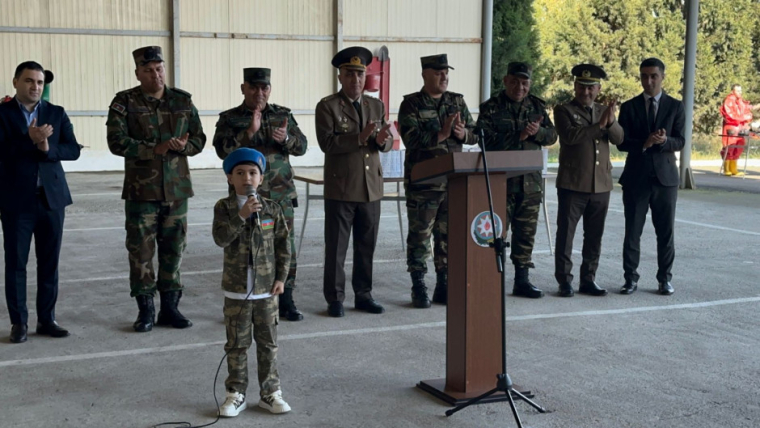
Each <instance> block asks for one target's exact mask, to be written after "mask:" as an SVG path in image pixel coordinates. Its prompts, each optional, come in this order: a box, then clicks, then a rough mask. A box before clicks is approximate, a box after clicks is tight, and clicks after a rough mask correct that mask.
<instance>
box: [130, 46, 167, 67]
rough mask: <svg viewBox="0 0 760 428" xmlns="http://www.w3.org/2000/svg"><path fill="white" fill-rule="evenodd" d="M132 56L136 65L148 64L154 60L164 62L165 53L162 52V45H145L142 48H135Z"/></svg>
mask: <svg viewBox="0 0 760 428" xmlns="http://www.w3.org/2000/svg"><path fill="white" fill-rule="evenodd" d="M132 56H133V57H134V58H135V65H137V66H140V65H146V64H148V63H151V62H153V61H159V62H164V55H163V53H162V52H161V46H145V47H143V48H140V49H135V50H134V51H133V52H132Z"/></svg>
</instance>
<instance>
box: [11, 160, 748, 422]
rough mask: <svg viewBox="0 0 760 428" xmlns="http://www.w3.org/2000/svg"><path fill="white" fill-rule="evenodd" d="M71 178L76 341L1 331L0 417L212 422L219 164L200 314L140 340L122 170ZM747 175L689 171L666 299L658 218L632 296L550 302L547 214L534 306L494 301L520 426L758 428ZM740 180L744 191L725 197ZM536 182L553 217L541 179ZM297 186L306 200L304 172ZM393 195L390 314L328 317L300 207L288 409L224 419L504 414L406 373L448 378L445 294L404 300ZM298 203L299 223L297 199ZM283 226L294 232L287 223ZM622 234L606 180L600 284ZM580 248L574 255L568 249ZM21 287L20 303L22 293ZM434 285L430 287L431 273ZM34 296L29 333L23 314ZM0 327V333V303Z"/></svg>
mask: <svg viewBox="0 0 760 428" xmlns="http://www.w3.org/2000/svg"><path fill="white" fill-rule="evenodd" d="M616 173H619V171H616ZM68 179H69V183H70V186H71V189H72V193H73V195H74V200H75V204H74V205H73V206H71V207H69V209H68V211H67V218H66V223H65V227H66V232H65V233H64V245H63V250H62V259H61V269H60V279H61V284H60V298H59V301H58V306H57V317H58V320H59V322H60V323H61V324H62V325H63V326H65V327H67V328H68V329H69V330H70V331H71V333H72V335H71V336H70V337H69V338H66V339H52V338H48V337H39V336H37V335H35V334H33V333H32V334H30V337H29V341H28V342H27V343H25V344H21V345H14V344H10V343H9V342H8V336H7V331H9V330H6V331H5V332H2V334H1V335H0V336H1V337H0V385H1V386H0V402H2V403H3V405H2V406H0V426H1V427H105V426H109V427H110V426H114V427H150V426H153V425H155V424H159V423H161V422H167V421H189V422H192V423H193V424H202V423H208V422H211V421H212V420H213V417H214V415H215V412H216V410H215V405H214V400H213V396H212V382H213V381H214V374H215V370H216V368H217V366H218V364H219V361H220V358H221V357H222V355H223V350H222V343H223V341H224V337H225V336H224V325H223V322H222V321H223V318H222V310H221V303H222V297H221V291H220V288H219V282H220V276H221V274H220V272H221V260H222V252H221V249H219V248H217V247H216V246H215V245H214V244H213V241H212V239H211V225H210V223H211V219H212V207H213V205H214V203H215V202H216V200H218V199H219V198H220V197H223V196H224V195H225V193H226V185H225V183H224V176H223V175H222V172H221V171H219V170H202V171H193V179H194V186H195V189H196V196H195V197H194V198H192V199H191V201H190V213H189V223H190V226H189V242H188V248H187V250H186V252H185V258H184V262H183V280H184V282H185V285H186V287H187V289H186V292H185V296H184V298H183V300H182V304H181V308H182V310H183V312H184V313H185V314H186V315H187V316H188V317H189V318H191V319H192V320H193V322H194V326H193V327H192V328H190V329H187V330H171V329H166V328H155V329H154V331H153V332H151V333H148V334H136V333H134V332H132V329H131V324H132V322H133V320H134V318H135V316H136V313H137V311H136V305H135V303H134V301H133V300H132V299H130V298H129V287H128V283H127V256H126V250H125V248H124V238H125V232H124V230H123V223H124V216H123V202H122V201H121V200H120V191H121V181H122V174H119V173H101V174H69V175H68ZM758 179H760V174H758V173H757V172H755V173H754V175H753V176H751V177H750V178H748V179H747V180H744V181H743V182H742V183H743V184H739V183H740V182H741V180H738V181H737V179H732V178H723V177H719V176H717V175H716V174H715V172H714V171H707V170H706V171H704V172H702V171H697V180H698V181H697V182H698V184H699V185H700V188H699V189H698V190H695V191H682V192H680V195H679V201H678V213H677V216H678V221H677V223H676V251H677V253H676V254H677V255H676V263H675V266H674V272H673V273H674V279H673V284H674V286H675V288H676V294H675V295H673V296H670V297H663V296H659V295H657V294H655V293H654V291H655V290H656V286H657V284H656V281H655V278H654V274H655V271H656V254H655V238H654V231H653V229H652V227H651V224H648V225H647V227H646V228H645V230H644V235H643V238H642V257H641V258H642V262H641V267H640V271H641V273H642V279H641V282H640V284H639V285H640V288H639V291H638V292H637V293H636V294H634V295H633V296H621V295H619V294H617V293H611V294H610V295H609V296H607V297H604V298H592V297H586V296H576V297H574V298H572V299H561V298H558V297H556V296H555V295H554V292H555V290H556V284H555V282H554V279H553V274H552V272H553V257H552V256H551V255H550V254H549V251H548V240H547V235H546V232H545V229H544V223H543V220H542V223H541V224H540V229H539V233H538V236H537V240H536V250H535V254H534V258H535V264H536V269H535V271H533V273H532V278H533V281H534V282H535V283H536V284H537V285H539V286H540V287H542V288H544V290H546V291H548V292H549V293H547V294H549V295H548V296H547V297H545V298H544V299H541V300H537V301H533V300H526V299H519V298H513V297H511V296H510V297H509V298H508V300H507V304H508V311H509V313H508V317H509V324H508V337H509V340H508V352H509V360H508V361H509V372H510V374H511V376H512V379H513V380H514V381H515V382H516V383H519V384H521V385H523V386H525V387H527V388H529V389H531V390H532V391H533V392H534V393H535V394H536V398H535V399H536V401H538V402H539V403H540V404H542V405H543V406H544V407H546V409H547V410H548V413H546V414H539V413H537V412H536V411H535V410H534V409H532V408H531V407H529V406H528V405H526V404H525V403H519V402H518V404H517V406H518V409H519V412H520V414H521V416H522V419H523V422H524V424H525V426H526V427H532V428H560V427H562V428H564V427H587V428H592V427H598V428H622V427H661V428H678V427H684V428H686V427H689V428H694V427H715V426H724V427H731V428H740V427H748V428H749V427H757V426H760V425H759V423H758V422H757V421H758V420H760V404H759V403H760V391H758V388H757V379H758V376H759V375H760V358H758V353H759V351H760V329H758V328H757V325H758V321H757V317H758V315H757V314H758V309H759V308H760V289H758V283H757V278H758V277H759V276H760V260H758V257H757V251H756V248H757V242H758V237H759V236H760V214H759V211H758V207H760V194H759V193H760V192H758V191H757V190H758V189H760V182H759V181H758ZM710 183H712V184H710ZM742 186H743V187H742ZM744 187H746V189H744ZM737 188H742V189H744V190H745V191H743V192H736V191H729V190H731V189H737ZM389 189H390V187H389ZM548 190H549V191H548V195H547V199H548V204H547V205H548V207H549V210H550V218H551V225H552V229H554V217H555V215H556V192H555V191H554V183H549V186H548ZM299 191H300V193H301V195H304V194H305V192H304V187H303V185H300V186H299ZM304 202H305V201H303V200H301V204H302V206H303V204H304ZM395 209H396V205H395V203H384V204H383V217H382V220H381V232H380V234H381V237H380V241H379V244H378V248H377V252H376V261H377V263H376V265H375V273H374V277H375V279H376V284H375V293H374V295H375V297H376V298H377V300H379V301H380V302H382V303H383V304H384V305H385V307H386V310H387V311H386V313H385V314H384V315H379V316H378V315H370V314H365V313H360V312H356V311H354V310H353V309H352V303H353V300H352V297H353V296H352V295H349V297H348V298H347V302H346V303H347V313H346V317H345V318H343V319H332V318H329V317H327V316H326V305H325V303H324V300H323V297H322V291H321V287H322V283H321V278H322V273H321V268H320V263H321V262H322V257H321V254H322V248H323V246H322V227H323V221H324V219H323V218H322V217H323V211H322V204H321V203H320V202H314V203H313V205H312V211H311V213H310V219H309V224H308V226H307V231H306V238H305V242H304V246H303V251H302V254H300V256H299V263H300V268H299V280H298V286H299V290H298V292H297V295H296V298H297V303H298V306H299V308H300V309H301V310H302V311H303V312H304V314H305V316H306V319H305V320H304V321H303V322H299V323H289V322H286V321H283V322H282V323H281V325H280V329H279V334H280V353H279V364H280V365H279V368H280V373H281V378H282V385H283V391H284V397H285V398H286V400H287V401H288V402H289V403H290V404H291V406H292V407H293V411H292V412H291V413H289V414H286V415H279V416H275V415H270V414H268V413H266V412H264V411H261V410H258V409H257V408H255V406H253V404H255V397H256V396H257V388H256V386H255V381H253V382H252V384H253V385H252V386H251V388H250V389H249V396H250V397H251V403H250V404H251V408H249V409H248V410H246V411H245V412H243V413H242V414H241V415H240V416H238V417H237V418H235V419H230V420H223V421H221V422H220V423H219V424H218V425H217V426H224V427H244V426H245V427H247V426H259V427H325V428H328V427H330V428H332V427H433V426H435V427H438V426H443V427H514V426H516V424H515V422H514V420H513V417H512V414H511V412H510V410H509V406H508V404H506V403H495V404H486V405H480V406H475V407H471V408H469V409H466V410H465V411H462V412H460V413H458V414H456V415H454V416H452V417H450V418H446V417H445V416H444V411H445V410H446V409H447V407H446V406H445V405H444V404H443V403H442V402H440V401H438V400H436V399H434V398H432V397H431V396H428V395H427V394H425V393H423V392H422V391H420V390H419V389H416V388H415V387H414V385H415V384H416V383H417V382H418V381H419V380H422V379H430V378H436V377H442V376H443V375H444V373H445V321H446V313H445V308H444V307H442V306H434V307H433V308H432V309H427V310H418V309H412V308H411V306H410V302H409V277H408V275H407V273H406V272H405V263H404V260H405V255H404V253H403V252H402V251H401V244H400V242H399V235H398V230H397V228H398V223H397V218H396V214H395ZM297 214H298V216H299V218H298V219H299V220H300V218H301V216H302V215H303V208H300V209H298V211H297ZM296 230H297V231H299V232H300V222H299V226H298V227H297V229H296ZM581 235H582V234H581V232H580V231H579V232H578V234H577V236H576V240H575V248H576V249H578V250H579V249H580V246H581V238H582V237H581ZM622 238H623V214H622V202H621V192H620V189H619V188H616V189H615V191H614V192H613V195H612V199H611V206H610V212H609V215H608V220H607V228H606V233H605V235H604V249H603V255H602V260H601V266H600V270H599V274H598V282H599V283H600V284H601V285H603V286H606V287H608V288H610V289H611V290H615V291H616V290H617V289H618V288H619V287H620V286H621V285H622V267H621V261H620V257H621V256H620V254H621V242H622ZM349 258H350V257H349ZM575 261H576V263H577V264H578V263H579V262H580V255H579V254H576V256H575ZM30 266H32V267H33V266H34V262H33V261H30ZM576 270H577V268H576ZM31 272H33V269H31ZM30 276H31V277H32V278H33V277H34V275H33V274H30ZM510 276H511V272H510ZM31 281H32V283H31V284H30V292H29V301H30V302H34V288H35V287H34V283H33V279H32V280H31ZM428 281H429V282H433V281H434V278H433V275H432V274H429V275H428ZM576 286H577V283H576ZM30 309H31V312H32V314H31V318H30V324H31V325H30V327H32V329H33V323H34V322H36V316H35V314H34V313H33V312H34V311H33V308H30ZM0 325H3V326H8V327H9V320H8V316H7V313H6V311H4V310H3V311H0ZM252 360H253V359H252ZM252 366H253V364H252ZM252 372H253V373H255V370H253V371H252ZM225 376H226V364H225V365H224V366H223V367H222V371H221V373H220V379H219V381H218V382H217V384H216V391H217V394H218V396H220V397H223V395H224V392H223V379H224V378H225ZM753 421H755V422H753Z"/></svg>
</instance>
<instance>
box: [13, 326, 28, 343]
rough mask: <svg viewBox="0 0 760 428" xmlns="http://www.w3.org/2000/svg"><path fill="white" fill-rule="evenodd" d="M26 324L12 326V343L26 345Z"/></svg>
mask: <svg viewBox="0 0 760 428" xmlns="http://www.w3.org/2000/svg"><path fill="white" fill-rule="evenodd" d="M26 330H27V326H26V324H13V325H12V326H11V342H12V343H24V342H26Z"/></svg>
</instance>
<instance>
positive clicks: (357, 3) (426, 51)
mask: <svg viewBox="0 0 760 428" xmlns="http://www.w3.org/2000/svg"><path fill="white" fill-rule="evenodd" d="M177 4H178V5H179V12H180V13H179V18H180V19H179V20H178V23H177V24H178V26H177V27H175V26H174V21H173V19H174V15H173V13H172V8H173V5H174V2H173V1H172V0H2V13H1V14H0V50H1V51H2V52H3V55H2V56H0V73H2V76H3V77H2V78H0V96H1V95H4V94H11V95H12V94H13V93H14V92H15V91H14V89H13V87H12V82H11V81H12V77H13V71H14V69H15V67H16V65H18V63H20V62H22V61H25V60H30V59H32V60H36V61H38V62H40V63H41V64H42V65H43V66H45V67H46V68H49V69H51V70H53V71H54V72H55V75H56V79H55V82H54V83H53V86H52V88H51V101H52V102H54V103H56V104H60V105H63V106H64V107H65V108H66V110H67V111H69V112H70V116H71V119H72V122H73V123H74V126H75V132H76V134H77V137H78V138H79V140H80V142H81V143H82V144H84V145H85V146H87V147H88V148H87V150H85V151H84V152H83V155H82V158H81V159H80V160H79V161H77V162H73V163H68V164H67V165H66V167H67V170H70V171H82V170H115V169H121V168H122V160H121V159H120V158H118V157H116V156H113V155H111V154H110V152H108V149H107V145H106V140H105V134H106V132H105V114H106V111H107V108H108V104H109V102H110V101H111V99H112V98H113V96H114V94H115V93H116V92H118V91H121V90H124V89H127V88H130V87H133V86H135V85H137V83H138V82H137V81H136V79H135V76H134V63H133V62H132V56H131V52H132V50H134V49H136V48H138V47H141V46H146V45H159V46H161V47H162V48H163V50H164V55H165V59H166V69H167V79H168V81H169V82H173V76H172V72H173V69H174V66H175V61H174V58H173V54H172V52H173V47H174V46H173V43H172V35H173V34H174V32H175V31H177V32H179V36H180V37H179V40H180V43H179V52H180V54H179V58H177V59H178V64H176V65H178V67H179V74H178V75H179V76H180V85H179V87H181V88H182V89H184V90H186V91H188V92H190V93H192V94H193V100H194V102H195V104H196V106H197V107H198V109H199V110H200V111H201V113H202V117H201V119H202V122H203V125H204V130H205V132H206V134H207V135H208V139H209V142H208V147H207V150H206V151H204V153H202V154H201V155H199V156H196V157H194V158H192V159H191V166H193V167H196V168H197V167H218V166H220V165H221V162H220V161H219V160H218V159H217V158H216V155H215V153H214V150H213V149H212V148H211V138H212V137H213V134H214V125H215V124H216V120H217V115H216V114H217V113H218V112H219V111H221V110H226V109H228V108H231V107H233V106H236V105H238V104H240V103H241V102H242V95H241V94H240V88H239V86H240V83H242V69H243V68H245V67H269V68H271V69H272V95H271V98H270V101H271V102H273V103H276V104H281V105H285V106H288V107H290V108H291V109H293V110H295V111H296V112H297V113H298V114H297V117H296V120H297V121H298V122H299V125H300V126H301V129H302V130H303V131H304V133H305V134H306V136H307V138H308V139H309V151H308V153H307V155H306V156H304V157H302V158H297V159H294V164H296V165H320V164H321V163H322V159H323V157H322V153H321V151H320V150H319V147H318V145H317V141H316V137H315V134H314V116H313V110H314V107H315V106H316V104H317V102H318V101H319V100H320V99H321V98H323V97H325V96H327V95H329V94H331V93H333V92H334V90H335V81H336V79H335V74H336V71H335V70H334V69H333V68H332V67H331V66H330V59H331V58H332V56H333V54H334V52H335V46H336V44H337V43H342V46H343V47H348V46H354V45H361V46H365V47H367V48H368V49H370V50H372V51H376V50H377V49H378V48H380V47H381V46H383V45H385V46H387V47H388V50H389V55H390V57H391V64H392V65H391V100H390V109H391V113H392V119H393V118H395V112H396V111H397V110H398V106H399V104H400V103H401V100H402V99H403V95H404V94H407V93H410V92H414V91H417V90H419V88H420V87H421V86H422V78H421V77H420V72H421V70H420V65H419V64H420V63H419V57H420V56H425V55H431V54H435V53H447V54H448V55H449V61H450V63H451V64H452V65H453V66H454V67H455V68H456V70H454V71H452V72H451V81H450V84H449V89H450V90H452V91H455V92H460V93H463V94H464V95H465V98H466V100H467V102H468V104H469V106H470V109H471V110H477V104H478V102H479V100H480V95H479V91H480V56H481V53H480V49H481V45H480V36H481V15H482V11H481V2H480V1H478V0H470V1H464V2H463V1H461V0H415V1H413V2H412V1H408V0H181V1H178V2H177ZM338 10H342V15H341V16H340V18H341V21H340V22H341V23H342V25H340V26H339V25H336V24H337V22H336V19H338V13H337V11H338ZM67 33H70V34H67Z"/></svg>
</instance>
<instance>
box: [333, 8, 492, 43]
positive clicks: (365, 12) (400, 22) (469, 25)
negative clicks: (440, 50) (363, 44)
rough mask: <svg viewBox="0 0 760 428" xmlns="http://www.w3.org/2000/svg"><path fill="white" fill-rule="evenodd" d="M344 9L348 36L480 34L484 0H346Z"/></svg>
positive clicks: (345, 32) (460, 35) (470, 36)
mask: <svg viewBox="0 0 760 428" xmlns="http://www.w3.org/2000/svg"><path fill="white" fill-rule="evenodd" d="M343 8H344V9H343V10H344V16H343V31H344V34H345V35H347V36H348V35H351V36H387V37H462V38H478V37H481V15H482V2H481V1H475V0H467V1H462V0H414V1H410V0H387V1H377V0H347V1H345V2H344V3H343Z"/></svg>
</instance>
